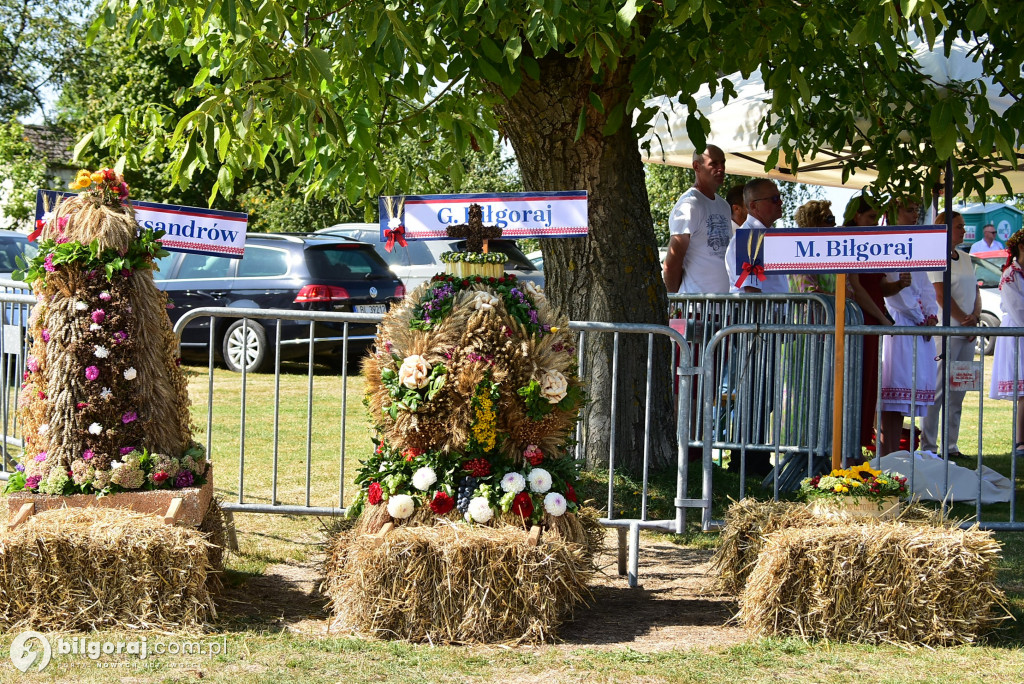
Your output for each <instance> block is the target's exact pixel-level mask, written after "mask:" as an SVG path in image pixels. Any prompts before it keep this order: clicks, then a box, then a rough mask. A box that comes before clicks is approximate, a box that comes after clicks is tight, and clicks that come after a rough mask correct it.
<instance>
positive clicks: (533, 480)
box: [526, 468, 551, 494]
mask: <svg viewBox="0 0 1024 684" xmlns="http://www.w3.org/2000/svg"><path fill="white" fill-rule="evenodd" d="M526 479H527V480H528V481H529V483H530V491H531V492H536V493H537V494H543V493H544V492H546V491H548V490H549V489H551V473H549V472H548V471H546V470H544V469H543V468H534V469H533V470H531V471H530V474H529V475H527V476H526Z"/></svg>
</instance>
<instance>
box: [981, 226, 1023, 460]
mask: <svg viewBox="0 0 1024 684" xmlns="http://www.w3.org/2000/svg"><path fill="white" fill-rule="evenodd" d="M1006 249H1007V250H1008V251H1009V252H1010V254H1009V256H1007V257H1006V265H1005V266H1003V277H1002V279H1001V280H1000V281H999V294H1000V295H1001V308H1002V309H1003V320H1002V322H1001V323H1000V326H1001V327H1014V328H1020V327H1024V268H1022V267H1021V264H1024V229H1021V230H1018V231H1017V232H1016V233H1014V234H1013V235H1011V236H1010V239H1009V240H1007V241H1006ZM1014 394H1016V396H1014ZM988 396H989V397H990V398H992V399H1009V400H1011V401H1013V400H1014V399H1016V400H1017V407H1016V408H1017V432H1016V434H1015V435H1014V436H1013V438H1014V439H1013V442H1014V445H1013V455H1014V457H1016V456H1021V455H1024V401H1021V399H1022V398H1024V338H1020V337H997V338H996V351H995V355H994V356H993V357H992V385H991V386H990V387H989V393H988Z"/></svg>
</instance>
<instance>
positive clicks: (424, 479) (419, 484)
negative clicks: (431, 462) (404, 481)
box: [412, 466, 437, 492]
mask: <svg viewBox="0 0 1024 684" xmlns="http://www.w3.org/2000/svg"><path fill="white" fill-rule="evenodd" d="M435 482H437V473H435V472H434V469H433V468H431V467H430V466H423V467H422V468H420V469H419V470H417V471H416V472H415V473H413V474H412V486H413V487H415V488H416V489H418V490H420V491H421V492H425V491H427V490H428V489H430V485H432V484H434V483H435Z"/></svg>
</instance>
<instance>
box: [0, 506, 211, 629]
mask: <svg viewBox="0 0 1024 684" xmlns="http://www.w3.org/2000/svg"><path fill="white" fill-rule="evenodd" d="M208 547H209V544H208V542H207V541H206V540H205V539H204V536H203V535H202V534H200V533H199V532H196V531H195V530H191V529H188V528H184V527H179V526H177V525H164V524H163V521H162V520H161V519H160V518H158V517H156V516H152V515H145V514H141V513H133V512H131V511H127V510H120V509H101V508H66V509H58V510H50V511H44V512H42V513H40V514H38V515H35V516H32V517H31V518H29V520H28V521H27V522H26V523H24V524H23V525H20V526H18V527H17V528H15V529H14V530H12V531H9V532H4V533H2V534H0V597H2V600H0V625H2V626H3V627H4V628H6V629H7V630H8V631H10V630H15V629H21V628H27V627H31V628H34V629H39V630H45V631H56V630H61V631H65V630H93V629H100V628H119V629H165V630H171V629H175V630H177V629H186V628H187V629H194V628H196V627H200V626H202V625H204V624H206V623H207V622H208V621H209V620H210V619H211V618H213V617H216V611H215V609H214V606H213V603H212V601H211V599H210V594H209V592H208V591H207V586H206V580H207V573H208V571H209V560H208V558H207V548H208Z"/></svg>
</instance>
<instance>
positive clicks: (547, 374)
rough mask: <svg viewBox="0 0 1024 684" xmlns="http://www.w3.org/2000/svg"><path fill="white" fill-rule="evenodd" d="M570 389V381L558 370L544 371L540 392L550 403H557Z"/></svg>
mask: <svg viewBox="0 0 1024 684" xmlns="http://www.w3.org/2000/svg"><path fill="white" fill-rule="evenodd" d="M568 391H569V381H568V380H566V379H565V376H564V375H562V374H561V373H559V372H558V371H556V370H549V371H544V375H542V376H541V378H540V394H541V396H542V397H544V398H545V399H547V400H548V403H549V404H557V403H558V402H560V401H562V399H564V398H565V395H566V393H567V392H568Z"/></svg>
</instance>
